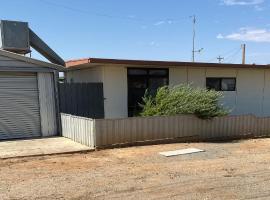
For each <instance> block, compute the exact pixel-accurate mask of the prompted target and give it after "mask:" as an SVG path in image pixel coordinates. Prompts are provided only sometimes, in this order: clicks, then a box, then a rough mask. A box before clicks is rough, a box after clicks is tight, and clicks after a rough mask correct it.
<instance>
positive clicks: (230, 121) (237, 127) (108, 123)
mask: <svg viewBox="0 0 270 200" xmlns="http://www.w3.org/2000/svg"><path fill="white" fill-rule="evenodd" d="M62 124H63V125H62V126H63V136H65V137H69V138H71V139H73V140H75V141H77V142H81V143H82V144H86V145H88V144H90V145H92V147H106V146H111V145H117V144H132V143H137V142H149V141H160V140H166V139H179V138H187V139H188V138H196V139H200V140H207V139H218V138H235V137H246V136H249V137H261V136H270V117H265V118H263V117H256V116H253V115H241V116H226V117H217V118H213V119H211V120H201V119H198V118H197V117H195V116H193V115H180V116H170V117H134V118H124V119H97V120H92V119H87V118H81V117H76V116H71V115H66V114H62ZM65 131H67V133H65Z"/></svg>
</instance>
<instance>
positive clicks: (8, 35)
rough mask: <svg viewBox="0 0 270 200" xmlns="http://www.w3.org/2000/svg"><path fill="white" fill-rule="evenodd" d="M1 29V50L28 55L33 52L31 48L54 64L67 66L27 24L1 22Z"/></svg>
mask: <svg viewBox="0 0 270 200" xmlns="http://www.w3.org/2000/svg"><path fill="white" fill-rule="evenodd" d="M0 29H1V30H0V48H1V49H3V50H6V51H11V52H14V53H19V54H27V53H30V52H31V49H30V46H31V47H33V48H34V49H35V50H36V51H38V52H39V53H40V54H42V55H43V56H44V57H45V58H47V59H48V60H49V61H51V62H52V63H55V64H58V65H62V66H64V65H65V61H64V60H63V59H62V58H61V57H60V56H58V55H57V54H56V53H55V52H54V51H53V50H52V49H51V48H50V47H49V46H48V45H47V44H46V43H45V42H44V41H43V40H42V39H41V38H39V37H38V36H37V35H36V34H35V33H34V31H32V30H31V29H30V28H29V27H28V23H27V22H18V21H9V20H0Z"/></svg>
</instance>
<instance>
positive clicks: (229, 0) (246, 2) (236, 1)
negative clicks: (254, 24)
mask: <svg viewBox="0 0 270 200" xmlns="http://www.w3.org/2000/svg"><path fill="white" fill-rule="evenodd" d="M263 2H264V0H222V3H223V4H224V5H226V6H236V5H238V6H252V5H259V4H262V3H263Z"/></svg>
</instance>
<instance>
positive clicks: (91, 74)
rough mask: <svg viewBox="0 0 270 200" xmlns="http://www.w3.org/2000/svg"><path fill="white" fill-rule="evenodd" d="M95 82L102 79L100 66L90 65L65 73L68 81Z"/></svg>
mask: <svg viewBox="0 0 270 200" xmlns="http://www.w3.org/2000/svg"><path fill="white" fill-rule="evenodd" d="M71 79H72V80H73V82H77V83H96V82H102V81H103V71H102V67H92V68H87V69H80V70H73V71H68V72H67V73H66V80H67V82H68V83H70V82H71Z"/></svg>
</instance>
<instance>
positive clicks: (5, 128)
mask: <svg viewBox="0 0 270 200" xmlns="http://www.w3.org/2000/svg"><path fill="white" fill-rule="evenodd" d="M62 69H63V67H62V66H59V65H56V64H53V63H47V62H44V61H39V60H35V59H32V58H29V57H25V56H22V55H18V54H14V53H11V52H8V51H4V50H0V141H1V140H6V139H17V138H36V137H48V136H56V135H59V134H60V131H59V127H60V124H59V123H60V117H59V103H58V95H57V94H58V87H57V86H58V85H57V83H58V73H59V71H60V70H62Z"/></svg>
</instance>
